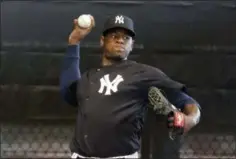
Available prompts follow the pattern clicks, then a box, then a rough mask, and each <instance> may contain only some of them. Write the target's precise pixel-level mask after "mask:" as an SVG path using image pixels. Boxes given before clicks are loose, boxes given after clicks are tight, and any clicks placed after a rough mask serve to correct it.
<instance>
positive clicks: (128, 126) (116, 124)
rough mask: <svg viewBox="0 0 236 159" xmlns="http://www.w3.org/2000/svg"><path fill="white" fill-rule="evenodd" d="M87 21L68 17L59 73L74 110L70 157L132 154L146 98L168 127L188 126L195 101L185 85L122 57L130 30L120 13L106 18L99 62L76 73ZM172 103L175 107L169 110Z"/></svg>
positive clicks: (136, 147)
mask: <svg viewBox="0 0 236 159" xmlns="http://www.w3.org/2000/svg"><path fill="white" fill-rule="evenodd" d="M91 20H92V24H91V26H90V27H89V28H87V29H84V28H81V27H79V26H78V23H77V20H76V19H75V20H74V29H73V30H72V32H71V34H70V35H69V39H68V48H67V53H66V54H65V58H64V62H63V69H62V72H61V76H60V90H61V93H62V96H63V98H64V100H65V101H66V102H67V103H69V104H70V105H73V106H75V107H77V108H78V113H77V120H76V126H75V132H74V137H73V139H72V142H71V144H70V149H71V153H72V155H71V158H74V159H75V158H138V157H139V156H138V151H139V150H140V138H141V133H142V128H143V123H144V116H145V113H146V110H147V108H148V107H147V103H149V101H150V103H151V108H153V110H154V111H156V112H157V113H159V114H165V113H168V114H167V116H168V120H167V121H168V125H169V127H170V128H171V130H176V129H178V130H183V131H181V132H182V134H183V133H186V132H188V131H189V130H190V129H191V128H192V127H194V126H195V125H196V124H197V123H198V121H199V118H200V110H199V104H198V103H197V102H196V101H195V100H194V99H193V98H191V97H190V96H189V95H187V94H186V93H185V89H186V88H185V86H184V85H183V84H181V83H179V82H176V81H174V80H172V79H171V78H169V77H168V76H167V75H166V74H164V73H163V72H162V71H161V70H160V69H158V68H154V67H151V66H148V65H145V64H141V63H137V62H135V61H130V60H128V55H129V54H130V52H131V51H132V49H133V45H134V40H135V31H134V24H133V21H132V19H131V18H129V17H127V16H125V15H121V14H119V15H115V16H111V17H109V18H108V19H107V21H106V22H105V24H104V30H103V31H102V34H101V38H100V45H101V48H102V52H101V64H100V65H99V66H98V67H96V68H91V69H89V70H87V71H86V72H84V73H83V74H81V73H80V68H79V64H80V42H81V40H83V39H84V38H85V37H86V36H87V35H88V34H89V33H90V32H91V30H92V29H93V27H94V26H95V21H94V18H93V16H91ZM82 60H83V59H82ZM162 92H164V93H165V95H166V97H164V96H162ZM167 99H168V100H167ZM168 101H169V102H168ZM169 103H171V104H169ZM172 106H174V107H176V108H177V109H173V110H176V111H169V110H172V108H174V107H172ZM170 107H171V108H170ZM178 110H182V111H178ZM169 114H171V115H169Z"/></svg>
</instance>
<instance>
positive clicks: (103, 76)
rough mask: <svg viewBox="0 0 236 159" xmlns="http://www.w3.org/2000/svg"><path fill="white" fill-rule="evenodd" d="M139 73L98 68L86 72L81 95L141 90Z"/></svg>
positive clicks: (80, 84)
mask: <svg viewBox="0 0 236 159" xmlns="http://www.w3.org/2000/svg"><path fill="white" fill-rule="evenodd" d="M140 82H141V80H140V78H139V75H137V74H136V73H134V72H133V71H132V70H118V71H106V70H100V69H96V70H93V71H90V72H88V73H86V74H85V75H84V76H83V77H82V79H81V81H80V83H79V87H78V89H79V91H78V92H79V95H80V96H81V97H82V96H84V95H87V96H88V95H89V96H91V95H93V96H98V97H101V96H111V95H115V94H121V93H124V92H125V93H126V94H127V93H135V92H136V93H138V92H139V91H141V89H142V88H141V83H140Z"/></svg>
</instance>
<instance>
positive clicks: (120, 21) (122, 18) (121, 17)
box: [115, 15, 124, 24]
mask: <svg viewBox="0 0 236 159" xmlns="http://www.w3.org/2000/svg"><path fill="white" fill-rule="evenodd" d="M115 23H119V24H124V17H123V16H122V15H120V16H119V15H118V16H116V21H115Z"/></svg>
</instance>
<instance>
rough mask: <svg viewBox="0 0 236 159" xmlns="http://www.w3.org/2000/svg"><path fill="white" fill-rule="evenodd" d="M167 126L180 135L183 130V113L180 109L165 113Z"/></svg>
mask: <svg viewBox="0 0 236 159" xmlns="http://www.w3.org/2000/svg"><path fill="white" fill-rule="evenodd" d="M167 127H168V128H169V129H171V131H172V132H174V133H175V134H176V135H182V134H183V133H184V132H185V130H184V129H185V115H184V114H183V113H182V112H180V111H171V112H170V113H169V114H168V115H167Z"/></svg>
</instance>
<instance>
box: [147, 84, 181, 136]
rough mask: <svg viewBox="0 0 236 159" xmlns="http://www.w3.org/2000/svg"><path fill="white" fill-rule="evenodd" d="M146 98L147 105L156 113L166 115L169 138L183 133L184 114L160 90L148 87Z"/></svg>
mask: <svg viewBox="0 0 236 159" xmlns="http://www.w3.org/2000/svg"><path fill="white" fill-rule="evenodd" d="M148 99H149V106H150V107H151V108H152V109H153V110H154V112H155V113H156V114H157V115H165V116H167V127H168V128H169V130H170V131H169V132H170V138H171V139H174V138H175V136H177V135H182V134H183V133H184V119H185V118H184V114H183V113H182V112H181V111H180V110H178V109H177V108H176V107H175V106H174V105H172V104H171V103H170V102H169V101H168V100H167V99H166V97H165V96H164V95H163V93H162V92H161V90H160V89H158V88H156V87H150V89H149V92H148Z"/></svg>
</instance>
